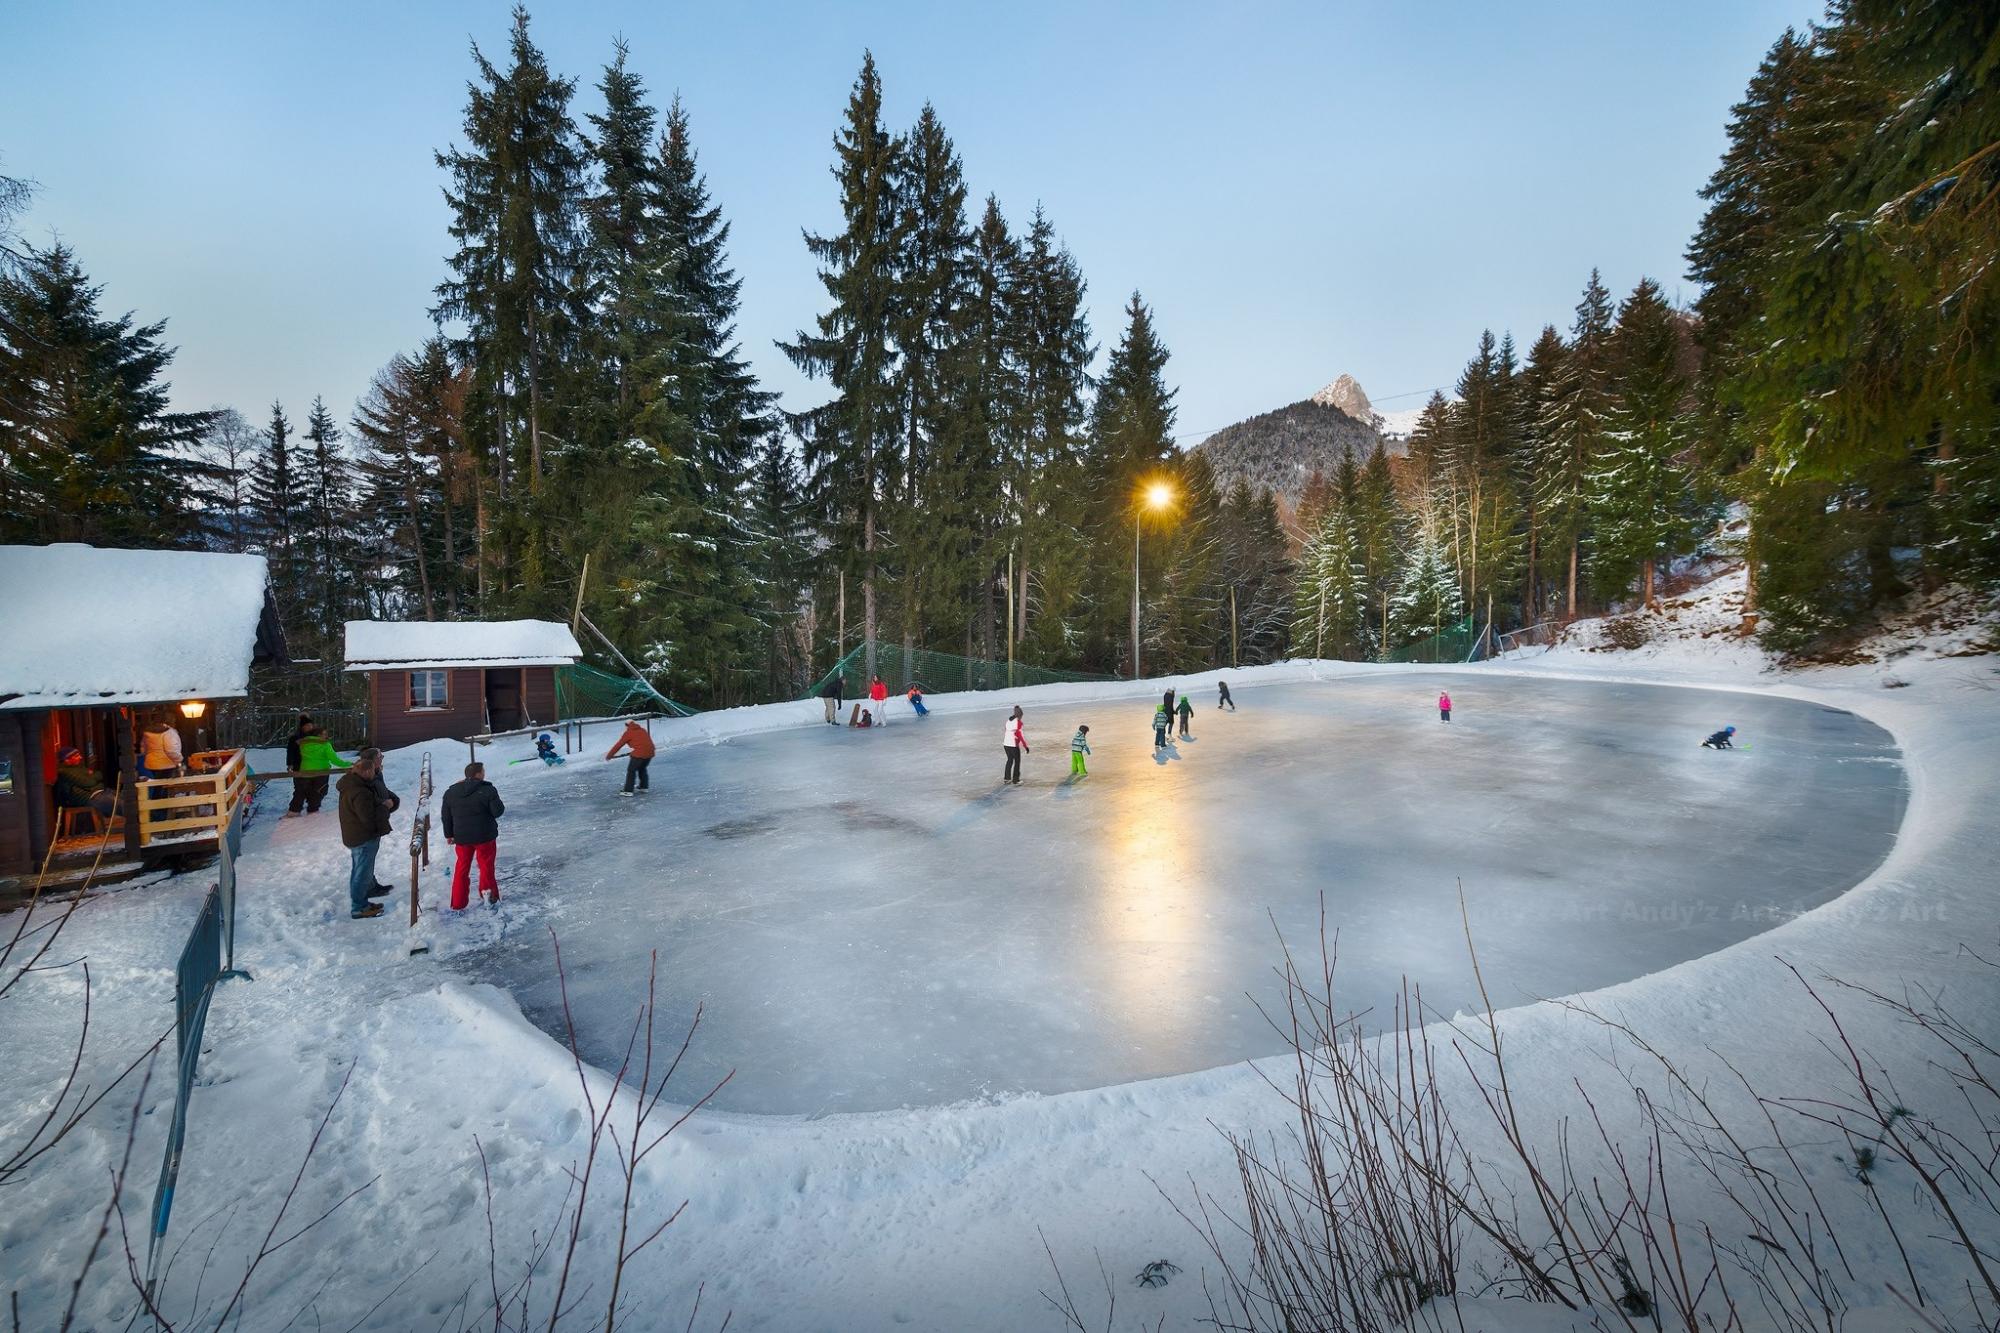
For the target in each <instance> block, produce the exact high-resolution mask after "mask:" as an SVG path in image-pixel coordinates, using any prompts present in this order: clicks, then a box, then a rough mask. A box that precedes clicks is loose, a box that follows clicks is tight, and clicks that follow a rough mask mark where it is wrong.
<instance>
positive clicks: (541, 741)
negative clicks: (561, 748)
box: [535, 731, 563, 768]
mask: <svg viewBox="0 0 2000 1333" xmlns="http://www.w3.org/2000/svg"><path fill="white" fill-rule="evenodd" d="M535 754H536V756H537V757H538V758H539V759H540V760H541V761H542V762H543V763H545V764H547V765H548V766H549V767H550V768H555V767H556V766H558V765H559V764H561V763H562V761H563V757H562V756H561V755H559V754H557V753H556V742H555V737H553V736H551V735H549V733H548V732H546V731H545V732H543V733H542V734H541V735H539V736H537V737H535Z"/></svg>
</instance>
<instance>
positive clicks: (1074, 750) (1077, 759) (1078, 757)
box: [1069, 726, 1090, 778]
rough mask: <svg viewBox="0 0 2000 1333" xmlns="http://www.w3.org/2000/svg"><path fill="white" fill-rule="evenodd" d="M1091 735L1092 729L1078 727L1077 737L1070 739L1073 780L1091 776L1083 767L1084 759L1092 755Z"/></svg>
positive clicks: (1070, 766) (1070, 772) (1070, 761)
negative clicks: (1089, 738)
mask: <svg viewBox="0 0 2000 1333" xmlns="http://www.w3.org/2000/svg"><path fill="white" fill-rule="evenodd" d="M1089 735H1090V728H1089V727H1087V726H1084V727H1078V728H1077V729H1076V735H1074V736H1072V737H1070V738H1069V775H1070V776H1071V777H1073V778H1084V777H1089V776H1090V774H1089V772H1088V771H1087V770H1086V769H1085V768H1084V766H1083V757H1084V756H1085V755H1087V754H1089V753H1090V741H1089V740H1088V739H1087V737H1089Z"/></svg>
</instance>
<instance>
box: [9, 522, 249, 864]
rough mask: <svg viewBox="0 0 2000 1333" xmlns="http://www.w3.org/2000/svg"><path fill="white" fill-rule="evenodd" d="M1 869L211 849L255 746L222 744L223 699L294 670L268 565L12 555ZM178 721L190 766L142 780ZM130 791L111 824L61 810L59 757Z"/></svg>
mask: <svg viewBox="0 0 2000 1333" xmlns="http://www.w3.org/2000/svg"><path fill="white" fill-rule="evenodd" d="M0 625H4V627H5V628H4V632H0V876H4V875H21V874H26V873H29V872H33V871H35V870H37V869H38V868H39V867H41V866H42V865H43V864H44V863H45V861H47V860H48V859H49V858H50V856H51V851H52V848H53V852H54V854H55V856H56V858H57V859H60V858H61V856H62V855H63V854H64V853H65V852H70V853H74V854H78V855H85V854H87V855H90V856H92V857H95V856H97V855H98V854H100V853H101V852H102V851H103V850H104V849H105V847H106V846H107V837H106V835H110V836H109V841H108V846H109V847H110V848H111V849H113V858H114V859H118V860H124V861H128V862H129V861H139V860H146V859H154V858H157V857H161V856H166V855H172V854H178V853H184V852H188V851H200V850H205V849H207V848H210V847H212V846H213V845H214V843H215V840H216V837H217V835H218V832H219V830H220V829H221V828H222V827H223V826H225V825H226V824H227V823H228V821H229V816H230V814H231V812H233V811H234V810H235V808H236V806H237V805H238V804H239V803H240V802H241V801H242V800H243V799H244V796H245V795H246V794H247V791H248V773H247V770H246V768H245V765H244V757H243V754H242V752H241V751H236V750H224V749H220V748H217V747H216V746H214V744H213V738H214V731H213V727H214V704H215V701H216V700H219V699H234V698H241V697H243V696H244V695H245V694H246V693H247V692H248V690H249V684H250V666H251V663H252V662H256V661H282V660H284V655H285V639H284V631H283V629H282V628H281V627H280V625H279V621H278V616H277V609H276V607H275V606H274V605H273V604H272V601H271V595H270V589H269V586H268V582H267V571H266V568H265V564H264V557H263V556H260V555H230V554H222V553H216V552H209V551H114V550H104V549H100V548H97V547H93V546H82V545H75V544H63V545H54V546H0ZM161 719H164V720H166V721H167V722H169V723H171V724H172V725H173V726H174V727H175V728H176V729H177V730H178V731H179V733H180V740H181V751H182V754H183V756H184V758H185V767H186V770H187V773H186V775H185V776H182V777H177V778H147V779H145V780H143V781H142V780H141V779H140V777H139V771H138V747H139V743H140V733H141V732H142V731H143V730H145V729H146V728H147V727H149V726H151V725H152V724H153V723H154V722H155V721H158V720H161ZM72 747H73V748H75V749H77V750H79V751H81V752H82V755H83V764H84V766H85V767H86V768H88V769H89V770H90V771H91V773H92V774H93V775H94V776H95V778H96V779H97V780H98V781H100V782H101V783H102V784H103V785H104V786H105V787H107V788H110V789H112V790H113V791H115V793H116V797H117V802H118V812H117V813H116V814H115V815H113V816H111V817H110V818H109V819H104V818H103V817H101V816H99V815H97V814H95V813H94V812H92V811H89V810H61V809H58V807H57V804H56V800H55V795H54V790H55V785H56V777H57V768H58V763H57V757H58V756H59V755H60V754H61V753H62V752H63V751H65V750H67V749H70V748H72Z"/></svg>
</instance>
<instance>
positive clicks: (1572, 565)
mask: <svg viewBox="0 0 2000 1333" xmlns="http://www.w3.org/2000/svg"><path fill="white" fill-rule="evenodd" d="M1611 320H1612V310H1611V293H1610V292H1609V291H1607V290H1605V287H1604V283H1603V282H1602V281H1601V280H1600V279H1599V277H1598V274H1597V270H1596V269H1592V270H1591V271H1590V281H1589V282H1587V283H1585V284H1584V288H1583V297H1582V299H1580V300H1579V301H1578V302H1577V305H1576V319H1575V322H1574V323H1572V324H1571V326H1570V338H1569V344H1568V347H1567V349H1566V351H1565V353H1564V355H1563V359H1562V361H1561V363H1560V365H1559V366H1558V367H1557V370H1556V373H1555V375H1554V376H1553V377H1552V378H1551V380H1550V382H1549V385H1548V390H1547V397H1546V402H1545V405H1544V406H1543V409H1542V413H1541V419H1540V421H1539V422H1538V423H1537V426H1536V431H1535V450H1536V458H1535V512H1536V515H1537V523H1538V528H1539V530H1540V532H1541V534H1542V549H1543V550H1544V551H1546V552H1547V553H1548V555H1549V557H1550V559H1551V560H1552V561H1555V562H1556V564H1555V567H1554V568H1553V569H1552V570H1551V576H1552V577H1553V578H1555V579H1557V580H1559V581H1561V582H1562V584H1563V588H1564V594H1563V615H1564V616H1565V617H1566V618H1570V619H1574V618H1575V617H1576V615H1577V614H1578V611H1579V606H1580V603H1579V601H1578V598H1579V596H1580V583H1581V579H1580V575H1581V572H1582V565H1583V546H1584V540H1585V537H1586V535H1587V534H1588V532H1589V523H1590V505H1589V498H1590V490H1589V479H1590V475H1591V472H1592V470H1593V469H1594V468H1595V467H1596V466H1597V461H1598V459H1599V458H1600V457H1601V456H1602V455H1603V454H1604V451H1605V450H1606V449H1607V448H1609V446H1610V431H1611V422H1610V418H1611V406H1612V402H1611Z"/></svg>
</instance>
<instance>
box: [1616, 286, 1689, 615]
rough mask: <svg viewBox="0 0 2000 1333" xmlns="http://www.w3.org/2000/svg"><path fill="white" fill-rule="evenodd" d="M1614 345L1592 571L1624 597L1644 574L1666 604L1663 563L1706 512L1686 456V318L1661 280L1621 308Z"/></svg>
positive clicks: (1647, 586)
mask: <svg viewBox="0 0 2000 1333" xmlns="http://www.w3.org/2000/svg"><path fill="white" fill-rule="evenodd" d="M1610 351H1611V361H1612V367H1613V372H1614V384H1615V386H1616V390H1617V402H1616V406H1615V407H1614V409H1613V411H1612V415H1611V432H1610V435H1611V443H1610V445H1609V447H1608V448H1607V449H1606V450H1605V451H1604V452H1603V454H1601V455H1600V456H1599V458H1598V459H1597V461H1596V464H1595V465H1594V466H1593V467H1592V469H1591V472H1590V477H1589V507H1590V519H1591V526H1592V534H1591V547H1590V566H1591V577H1592V579H1593V580H1595V581H1596V583H1597V585H1598V587H1599V588H1601V589H1602V590H1603V591H1604V592H1605V593H1606V595H1608V596H1616V595H1617V594H1618V593H1620V592H1623V591H1624V590H1625V589H1626V588H1628V587H1630V586H1631V584H1632V580H1633V577H1634V575H1637V576H1638V577H1639V579H1640V583H1641V587H1642V591H1643V596H1644V599H1645V603H1646V605H1647V606H1656V605H1657V604H1658V597H1657V594H1656V586H1657V574H1658V566H1659V563H1660V561H1662V560H1664V559H1667V558H1669V557H1671V556H1672V555H1673V554H1675V552H1676V551H1677V550H1679V549H1680V548H1681V547H1682V546H1683V545H1684V544H1685V543H1686V542H1687V541H1688V540H1689V539H1690V538H1691V537H1692V536H1693V532H1694V529H1695V527H1696V525H1697V524H1698V522H1699V519H1700V517H1701V511H1700V509H1699V506H1698V502H1697V496H1696V491H1695V488H1694V485H1693V483H1692V480H1691V478H1690V476H1689V473H1688V469H1687V460H1686V459H1684V458H1682V457H1681V454H1682V452H1683V450H1685V449H1686V448H1687V447H1688V445H1689V441H1690V425H1691V418H1690V404H1689V402H1688V382H1687V378H1686V376H1685V374H1684V373H1683V372H1682V370H1681V363H1682V332H1681V324H1680V321H1679V319H1678V317H1677V316H1676V315H1675V314H1674V311H1673V308H1672V307H1670V306H1669V305H1668V304H1667V302H1666V298H1665V297H1663V296H1662V295H1661V294H1660V288H1659V286H1658V284H1656V283H1655V282H1653V281H1652V279H1650V278H1645V279H1641V280H1640V282H1639V285H1638V286H1637V287H1635V288H1633V290H1632V294H1631V295H1630V296H1628V297H1626V298H1625V301H1624V303H1623V304H1622V305H1621V306H1620V307H1619V309H1618V324H1617V328H1616V329H1615V330H1614V331H1613V334H1612V338H1611V347H1610Z"/></svg>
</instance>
